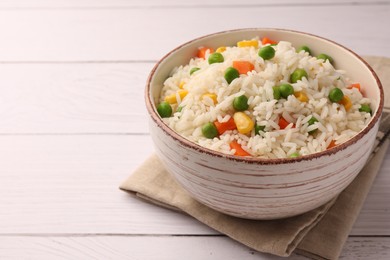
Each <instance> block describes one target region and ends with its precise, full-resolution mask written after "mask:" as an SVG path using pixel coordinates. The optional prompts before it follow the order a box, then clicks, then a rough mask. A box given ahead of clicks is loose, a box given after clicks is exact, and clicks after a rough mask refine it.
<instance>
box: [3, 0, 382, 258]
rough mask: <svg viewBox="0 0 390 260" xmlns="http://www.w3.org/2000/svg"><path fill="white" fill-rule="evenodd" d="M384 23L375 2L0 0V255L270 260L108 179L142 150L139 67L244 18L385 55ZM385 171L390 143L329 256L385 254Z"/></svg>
mask: <svg viewBox="0 0 390 260" xmlns="http://www.w3.org/2000/svg"><path fill="white" fill-rule="evenodd" d="M389 24H390V1H389V0H386V1H369V0H366V1H365V0H355V1H347V0H342V1H337V0H322V1H309V0H300V1H294V2H293V1H288V0H263V1H256V0H241V1H229V0H217V1H208V0H197V1H187V0H186V1H180V0H166V1H158V0H144V1H125V0H96V1H92V0H81V1H76V0H72V1H65V0H56V1H49V0H34V1H32V0H31V1H26V0H18V1H0V33H1V38H0V89H1V92H0V259H279V258H278V257H274V256H271V255H266V254H262V253H257V252H253V251H252V250H250V249H248V248H247V247H245V246H242V245H241V244H239V243H237V242H234V241H232V240H231V239H229V238H227V237H225V236H223V235H221V234H219V233H217V232H215V231H213V230H211V229H210V228H208V227H206V226H204V225H202V224H200V223H199V222H197V221H196V220H194V219H192V218H190V217H188V216H185V215H183V214H180V213H177V212H172V211H170V210H167V209H163V208H159V207H156V206H154V205H150V204H148V203H145V202H143V201H140V200H138V199H136V198H134V197H132V196H130V195H129V194H126V193H125V192H122V191H120V190H119V189H118V186H119V184H120V183H121V182H122V181H123V180H124V179H126V177H127V176H129V175H130V174H131V173H132V171H133V170H134V169H135V168H136V167H137V166H139V165H140V164H141V163H142V162H143V161H144V160H145V159H146V158H147V157H148V156H149V155H150V154H152V153H153V146H152V141H151V139H150V136H149V134H148V126H147V116H146V109H145V107H144V101H143V91H144V85H145V81H146V78H147V76H148V74H149V71H150V70H151V68H152V67H153V66H154V64H155V62H156V61H157V60H158V59H159V58H161V57H162V56H163V55H164V54H165V53H167V52H168V51H170V50H171V49H173V48H174V47H176V46H177V45H179V44H181V43H184V42H186V41H189V40H191V39H192V38H195V37H198V36H201V35H204V34H208V33H212V32H217V31H222V30H226V29H235V28H246V27H275V28H288V29H294V30H300V31H306V32H309V33H313V34H317V35H320V36H323V37H326V38H330V39H333V40H335V41H337V42H339V43H341V44H343V45H345V46H347V47H349V48H350V49H352V50H354V51H355V52H357V53H358V54H361V55H371V56H385V57H390V47H389V46H390V27H389ZM389 173H390V151H388V153H387V157H386V160H385V162H384V163H383V165H382V168H381V171H380V173H379V175H378V177H377V179H376V181H375V184H374V185H373V187H372V189H371V192H370V194H369V196H368V198H367V200H366V203H365V205H364V207H363V209H362V211H361V213H360V215H359V218H358V220H357V222H356V224H355V225H354V228H353V230H352V231H351V234H350V237H349V239H348V241H347V243H346V244H345V246H344V250H343V252H342V258H344V259H390V222H389V220H390V200H389V195H390V176H389ZM290 259H304V258H303V257H301V256H297V255H292V256H291V257H290Z"/></svg>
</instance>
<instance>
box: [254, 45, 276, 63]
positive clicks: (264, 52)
mask: <svg viewBox="0 0 390 260" xmlns="http://www.w3.org/2000/svg"><path fill="white" fill-rule="evenodd" d="M258 55H259V56H260V57H262V58H263V60H270V59H272V58H273V57H274V56H275V49H274V48H272V46H264V47H262V48H261V49H260V50H259V52H258Z"/></svg>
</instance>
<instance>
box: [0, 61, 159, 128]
mask: <svg viewBox="0 0 390 260" xmlns="http://www.w3.org/2000/svg"><path fill="white" fill-rule="evenodd" d="M153 66H154V64H153V63H128V64H121V63H99V64H93V63H92V64H89V63H88V64H0V71H1V77H0V90H1V93H2V94H1V95H0V117H1V120H0V133H1V134H28V133H40V134H43V133H72V134H77V133H120V134H121V133H147V132H148V123H147V117H146V109H145V105H144V88H145V84H146V79H147V76H148V74H149V71H150V70H151V69H152V67H153ZM19 75H23V76H22V77H21V76H19Z"/></svg>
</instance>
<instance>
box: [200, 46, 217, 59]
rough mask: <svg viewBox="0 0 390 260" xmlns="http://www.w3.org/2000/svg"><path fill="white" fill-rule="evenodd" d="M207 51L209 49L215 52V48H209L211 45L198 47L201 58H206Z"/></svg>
mask: <svg viewBox="0 0 390 260" xmlns="http://www.w3.org/2000/svg"><path fill="white" fill-rule="evenodd" d="M207 51H209V52H210V53H213V52H214V50H213V49H212V48H209V47H200V48H199V49H198V54H197V57H198V58H201V59H205V58H206V53H207Z"/></svg>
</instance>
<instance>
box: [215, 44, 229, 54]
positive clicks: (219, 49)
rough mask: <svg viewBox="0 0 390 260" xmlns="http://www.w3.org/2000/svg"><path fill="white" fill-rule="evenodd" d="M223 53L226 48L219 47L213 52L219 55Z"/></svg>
mask: <svg viewBox="0 0 390 260" xmlns="http://www.w3.org/2000/svg"><path fill="white" fill-rule="evenodd" d="M224 51H226V47H225V46H221V47H219V48H218V49H216V50H215V52H219V53H221V52H224Z"/></svg>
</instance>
